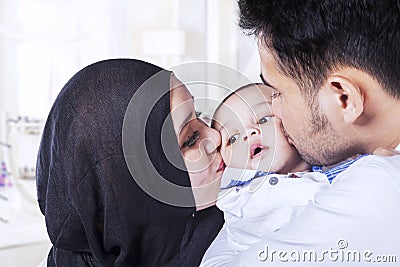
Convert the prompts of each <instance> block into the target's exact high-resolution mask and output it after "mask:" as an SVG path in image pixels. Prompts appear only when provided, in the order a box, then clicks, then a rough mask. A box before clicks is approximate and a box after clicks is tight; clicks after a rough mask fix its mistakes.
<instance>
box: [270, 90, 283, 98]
mask: <svg viewBox="0 0 400 267" xmlns="http://www.w3.org/2000/svg"><path fill="white" fill-rule="evenodd" d="M280 95H281V93H279V92H276V91H274V92H273V93H272V95H271V98H272V99H274V98H277V97H279V96H280Z"/></svg>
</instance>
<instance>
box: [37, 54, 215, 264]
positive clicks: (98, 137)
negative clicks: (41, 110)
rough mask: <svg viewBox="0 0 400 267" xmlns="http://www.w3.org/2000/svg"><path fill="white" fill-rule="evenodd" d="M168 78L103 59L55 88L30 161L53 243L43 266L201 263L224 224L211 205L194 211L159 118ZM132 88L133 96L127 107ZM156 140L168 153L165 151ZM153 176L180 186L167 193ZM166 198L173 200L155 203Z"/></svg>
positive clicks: (165, 107)
mask: <svg viewBox="0 0 400 267" xmlns="http://www.w3.org/2000/svg"><path fill="white" fill-rule="evenodd" d="M170 75H171V73H170V72H168V71H165V70H163V69H161V68H159V67H157V66H154V65H152V64H149V63H145V62H142V61H138V60H131V59H116V60H106V61H102V62H98V63H95V64H93V65H90V66H88V67H86V68H84V69H83V70H81V71H80V72H78V73H77V74H76V75H75V76H74V77H73V78H72V79H71V80H70V81H69V82H68V83H67V84H66V85H65V87H64V88H63V89H62V91H61V92H60V94H59V96H58V97H57V99H56V101H55V103H54V105H53V107H52V109H51V111H50V114H49V116H48V119H47V122H46V126H45V128H44V132H43V137H42V141H41V144H40V149H39V154H38V161H37V194H38V201H39V206H40V209H41V211H42V213H43V214H44V215H45V218H46V226H47V231H48V234H49V237H50V240H51V242H52V244H53V247H52V249H51V251H50V253H49V256H48V261H47V264H48V266H161V265H168V266H182V265H184V266H193V265H198V264H199V263H200V260H201V257H202V256H203V254H204V252H205V250H206V249H207V247H208V246H209V245H210V243H211V242H212V240H213V239H214V238H215V236H216V235H217V233H218V231H219V229H220V228H221V226H222V223H223V219H222V214H221V212H219V211H218V210H217V209H216V207H211V208H208V209H206V210H203V211H201V212H195V208H194V198H193V195H192V193H191V190H190V180H189V176H188V173H187V172H186V171H185V170H184V169H182V168H180V166H182V165H184V164H183V159H182V157H181V156H180V153H179V149H178V144H177V140H176V137H175V133H174V132H173V127H172V121H171V118H170V117H169V115H168V114H169V113H170V94H169V86H170ZM150 77H156V79H152V82H150V83H149V82H146V80H148V79H149V78H150ZM139 88H140V92H141V94H142V96H141V97H142V99H139V100H141V101H133V102H132V101H131V99H133V98H132V97H133V96H134V95H135V94H136V93H138V91H139ZM146 94H148V96H149V97H148V98H143V96H146ZM155 96H157V99H156V101H154V99H155V98H154V97H155ZM149 99H150V102H153V104H152V105H151V107H150V105H149V102H148V101H147V100H149ZM136 100H137V99H136ZM130 103H131V104H130ZM149 107H150V108H149ZM128 109H129V110H131V111H132V112H128V113H127V115H125V113H126V111H127V110H128ZM141 112H143V113H144V114H141ZM124 119H125V123H124ZM127 122H128V123H127ZM126 125H128V127H127V126H126ZM132 126H133V129H132ZM166 126H167V127H166ZM129 129H132V131H130V130H129ZM144 129H145V130H144ZM165 129H167V130H165ZM163 131H164V132H163ZM123 132H124V138H123ZM172 137H173V138H172ZM162 138H168V139H167V140H168V142H167V143H168V145H169V147H174V149H172V150H171V149H170V148H169V152H168V153H165V151H164V148H163V145H162V143H165V140H164V139H163V140H162ZM123 141H124V142H123ZM130 141H132V142H130ZM143 141H144V142H143ZM161 141H163V142H161ZM123 143H124V144H127V146H123ZM141 143H143V144H144V145H143V146H142V145H141ZM124 152H125V156H124ZM144 153H145V154H144ZM166 154H172V156H173V157H175V158H174V160H173V161H175V163H176V164H175V163H174V162H172V163H171V161H170V160H169V157H170V156H171V155H166ZM177 155H179V156H178V157H176V156H177ZM167 157H168V159H167ZM149 160H150V161H149ZM149 162H150V163H151V164H148V163H149ZM147 165H148V166H147ZM159 176H160V177H163V178H164V179H165V181H168V182H169V183H171V184H172V185H174V184H175V185H178V188H181V187H183V188H185V187H186V189H188V188H189V190H177V191H168V190H167V191H166V190H164V188H163V187H160V184H159V183H158V182H159V179H158V178H159ZM179 186H180V187H179ZM166 192H167V193H166ZM168 195H174V198H172V199H168V200H166V201H163V199H164V198H165V197H166V196H168ZM179 200H182V203H185V204H182V203H178V202H179ZM176 201H178V202H176ZM181 204H182V205H181Z"/></svg>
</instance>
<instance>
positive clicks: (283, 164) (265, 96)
mask: <svg viewBox="0 0 400 267" xmlns="http://www.w3.org/2000/svg"><path fill="white" fill-rule="evenodd" d="M270 100H271V90H270V89H269V88H268V87H266V86H263V85H258V86H255V85H254V86H250V87H247V88H244V89H241V90H239V91H238V92H237V93H236V94H234V95H232V96H231V97H229V98H228V99H227V100H226V101H225V102H224V103H223V104H222V106H221V107H220V108H219V109H218V110H217V112H216V114H215V115H214V123H213V127H214V128H215V129H217V130H218V131H219V132H220V133H221V137H222V142H221V148H220V152H221V155H222V158H223V159H224V161H225V164H226V165H227V166H230V167H233V168H241V169H254V170H255V169H258V170H264V171H273V172H289V171H290V168H291V167H292V166H293V164H298V162H299V161H300V160H301V159H300V157H299V156H298V153H297V151H296V149H295V148H294V147H293V146H291V145H290V144H289V143H288V142H287V139H286V137H284V135H283V134H282V131H281V128H280V121H279V120H278V119H277V118H275V117H273V114H272V111H271V107H270Z"/></svg>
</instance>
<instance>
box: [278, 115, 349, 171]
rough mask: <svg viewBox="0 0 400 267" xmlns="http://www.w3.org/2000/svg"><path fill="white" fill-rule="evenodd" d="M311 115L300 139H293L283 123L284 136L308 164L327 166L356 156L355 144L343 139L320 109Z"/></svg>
mask: <svg viewBox="0 0 400 267" xmlns="http://www.w3.org/2000/svg"><path fill="white" fill-rule="evenodd" d="M310 113H311V114H310V115H309V118H310V119H309V120H308V121H309V123H307V124H306V125H305V126H304V130H303V131H302V136H297V137H298V138H294V137H292V136H291V135H290V134H289V133H288V132H287V130H286V129H285V127H284V125H283V124H282V123H281V128H282V132H283V135H284V136H285V137H286V138H287V139H288V140H290V142H292V143H293V145H294V146H295V147H296V149H297V150H298V153H299V155H300V156H301V157H302V158H303V160H304V161H305V162H306V163H308V164H310V165H319V166H327V165H331V164H335V163H338V162H340V161H342V160H344V159H346V158H348V157H349V156H352V155H353V154H355V149H354V143H351V142H350V140H348V139H345V138H343V137H341V136H340V135H339V134H338V133H337V131H335V129H334V128H333V125H332V124H331V122H330V121H329V120H328V117H327V116H326V115H325V114H323V113H322V111H321V110H320V109H319V108H317V109H316V108H314V109H311V112H310Z"/></svg>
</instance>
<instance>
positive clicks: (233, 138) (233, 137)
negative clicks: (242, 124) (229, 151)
mask: <svg viewBox="0 0 400 267" xmlns="http://www.w3.org/2000/svg"><path fill="white" fill-rule="evenodd" d="M238 138H239V134H235V135H232V136H231V137H229V140H228V144H230V145H231V144H233V143H235V142H236V140H237V139H238Z"/></svg>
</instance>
